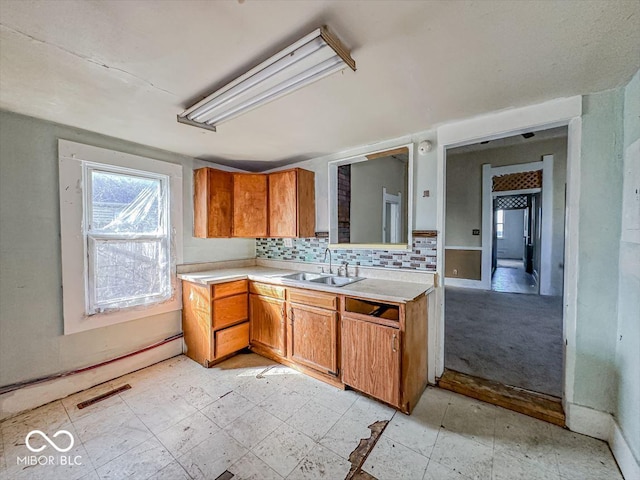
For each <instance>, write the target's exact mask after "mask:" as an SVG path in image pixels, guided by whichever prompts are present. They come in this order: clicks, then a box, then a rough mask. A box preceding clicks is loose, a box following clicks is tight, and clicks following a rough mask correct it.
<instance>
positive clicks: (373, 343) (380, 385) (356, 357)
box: [342, 316, 400, 405]
mask: <svg viewBox="0 0 640 480" xmlns="http://www.w3.org/2000/svg"><path fill="white" fill-rule="evenodd" d="M399 345H400V331H399V329H397V328H392V327H387V326H384V325H378V324H375V323H371V322H367V321H365V320H356V319H352V318H349V317H344V316H343V317H342V381H343V382H344V383H346V384H347V385H349V386H351V387H353V388H355V389H357V390H360V391H361V392H364V393H366V394H369V395H371V396H372V397H376V398H379V399H380V400H382V401H384V402H387V403H389V404H391V405H399V403H400V348H399Z"/></svg>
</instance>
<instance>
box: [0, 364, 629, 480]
mask: <svg viewBox="0 0 640 480" xmlns="http://www.w3.org/2000/svg"><path fill="white" fill-rule="evenodd" d="M126 383H128V384H129V385H131V387H132V388H131V389H130V390H126V391H124V392H122V393H120V394H118V395H115V396H112V397H110V398H108V399H106V400H103V401H100V402H98V403H95V404H93V405H91V406H89V407H87V408H84V409H78V408H77V406H76V405H77V404H78V403H79V402H82V401H84V400H87V399H90V398H93V397H95V396H97V395H100V394H102V393H104V392H107V391H109V390H111V389H113V388H116V387H118V386H121V385H123V384H126ZM377 420H389V423H388V425H387V427H386V429H385V430H384V432H383V434H382V436H381V437H380V439H379V441H378V442H377V444H376V446H375V447H374V449H373V450H372V451H371V453H370V455H369V456H368V457H367V460H366V462H365V463H364V465H363V470H364V471H365V472H367V473H369V474H370V475H372V476H373V477H375V478H377V479H379V480H384V479H392V480H400V479H411V480H413V479H418V480H420V479H423V480H446V479H456V480H464V479H493V480H498V479H500V480H502V479H505V480H507V479H508V480H514V479H527V480H533V479H553V480H570V479H576V480H589V479H593V480H596V479H598V480H600V479H605V478H606V479H621V478H622V476H621V474H620V472H619V470H618V468H617V465H616V463H615V461H614V459H613V456H612V455H611V452H610V450H609V448H608V446H607V444H606V443H604V442H602V441H599V440H595V439H593V438H589V437H586V436H583V435H578V434H575V433H572V432H570V431H568V430H564V429H562V428H559V427H555V426H553V425H551V424H548V423H545V422H542V421H539V420H535V419H533V418H530V417H526V416H524V415H520V414H518V413H514V412H510V411H508V410H504V409H501V408H499V407H496V406H493V405H489V404H485V403H482V402H479V401H476V400H473V399H470V398H467V397H463V396H460V395H457V394H454V393H451V392H447V391H444V390H440V389H438V388H432V387H429V388H427V390H426V391H425V393H424V394H423V396H422V398H421V400H420V402H419V403H418V405H417V406H416V408H415V409H414V412H413V413H412V415H411V416H407V415H404V414H402V413H400V412H397V411H395V410H393V409H391V408H389V407H387V406H384V405H383V404H381V403H378V402H376V401H373V400H371V399H369V398H367V397H365V396H363V395H360V394H358V393H356V392H354V391H350V390H346V391H341V390H338V389H336V388H333V387H331V386H328V385H326V384H324V383H322V382H319V381H317V380H314V379H312V378H310V377H307V376H305V375H302V374H300V373H298V372H296V371H294V370H292V369H289V368H287V367H284V366H281V365H278V364H275V363H273V362H271V361H270V360H267V359H265V358H262V357H260V356H257V355H254V354H241V355H237V356H235V357H233V358H232V359H230V360H228V361H226V362H224V363H222V364H219V365H218V366H215V367H213V368H210V369H204V368H202V367H201V366H200V365H198V364H196V363H195V362H193V361H191V360H189V359H188V358H187V357H185V356H179V357H175V358H172V359H169V360H167V361H164V362H161V363H159V364H156V365H153V366H151V367H148V368H145V369H143V370H139V371H137V372H134V373H131V374H129V375H125V376H123V377H120V378H118V379H116V380H113V381H111V382H108V383H106V384H103V385H99V386H96V387H94V388H91V389H89V390H86V391H83V392H80V393H77V394H75V395H71V396H69V397H67V398H64V399H62V400H60V401H56V402H52V403H49V404H47V405H45V406H43V407H40V408H37V409H35V410H32V411H29V412H26V413H23V414H21V415H18V416H16V417H13V418H9V419H6V420H4V421H3V422H2V423H1V424H0V432H1V435H2V441H1V442H0V455H1V457H0V479H2V480H9V479H10V480H20V479H29V480H32V479H33V480H37V479H46V480H57V479H60V480H74V479H87V480H89V479H91V480H97V479H102V480H106V479H117V480H120V479H166V480H181V479H208V480H214V479H216V478H217V477H218V476H219V475H221V474H222V473H223V472H225V471H227V470H228V471H229V472H231V473H232V474H233V479H260V480H266V479H283V478H286V479H331V480H334V479H335V480H339V479H343V478H345V476H346V475H347V473H348V472H349V469H350V463H349V461H348V457H349V454H350V453H351V452H352V451H353V450H354V449H355V448H356V447H357V445H358V443H359V440H360V439H361V438H368V437H369V435H370V431H369V429H368V428H367V427H368V425H370V424H372V423H373V422H375V421H377ZM35 429H37V430H41V431H42V432H43V433H44V434H46V435H47V436H48V437H49V438H50V439H51V440H52V441H53V443H55V444H56V445H57V446H58V447H59V448H62V449H65V446H68V445H69V444H70V442H69V437H68V436H67V435H66V434H60V435H58V437H57V438H54V437H53V435H54V434H55V433H56V432H58V431H59V430H66V431H68V432H69V433H70V434H71V435H72V436H73V438H74V440H75V442H74V444H73V446H72V448H71V449H70V450H68V451H67V452H65V453H60V454H58V453H57V452H55V451H53V448H52V446H51V445H48V444H47V443H46V440H45V439H44V438H43V437H42V436H41V435H40V434H34V435H32V436H31V437H30V440H29V445H30V446H31V448H33V449H35V450H38V449H40V448H41V447H44V448H43V449H42V453H34V454H31V453H30V452H29V451H28V450H27V448H26V445H25V437H26V435H27V434H28V433H29V432H30V431H32V430H35ZM52 452H53V453H52ZM29 454H30V455H36V456H38V459H41V458H42V457H41V456H46V457H48V456H52V457H53V460H54V461H53V463H52V462H50V461H49V460H48V459H47V458H45V459H44V460H38V462H35V463H36V465H33V466H25V465H24V464H19V463H18V458H23V457H24V456H26V455H29ZM62 458H66V460H62Z"/></svg>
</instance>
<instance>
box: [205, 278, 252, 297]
mask: <svg viewBox="0 0 640 480" xmlns="http://www.w3.org/2000/svg"><path fill="white" fill-rule="evenodd" d="M248 283H249V282H248V281H247V280H237V281H235V282H227V283H218V284H216V285H213V286H212V289H213V292H212V297H213V298H222V297H230V296H231V295H236V294H238V293H245V292H246V291H247V284H248Z"/></svg>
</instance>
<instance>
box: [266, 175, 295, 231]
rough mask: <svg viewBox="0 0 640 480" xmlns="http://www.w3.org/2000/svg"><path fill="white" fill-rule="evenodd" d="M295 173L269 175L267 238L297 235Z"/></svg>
mask: <svg viewBox="0 0 640 480" xmlns="http://www.w3.org/2000/svg"><path fill="white" fill-rule="evenodd" d="M297 183H298V182H297V172H296V171H295V170H287V171H286V172H277V173H271V174H269V236H270V237H296V236H297V233H298V212H297V210H298V208H297V205H298V195H297V193H298V191H297Z"/></svg>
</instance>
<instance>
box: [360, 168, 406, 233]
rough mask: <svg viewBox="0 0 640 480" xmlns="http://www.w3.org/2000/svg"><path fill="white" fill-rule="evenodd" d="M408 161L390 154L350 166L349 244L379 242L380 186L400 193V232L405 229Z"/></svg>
mask: <svg viewBox="0 0 640 480" xmlns="http://www.w3.org/2000/svg"><path fill="white" fill-rule="evenodd" d="M407 168H408V167H407V164H406V163H405V162H402V161H400V160H396V159H395V158H393V157H384V158H375V159H373V160H367V161H365V162H359V163H354V164H352V165H351V243H380V242H381V241H382V187H386V188H387V193H389V194H393V195H397V193H398V192H401V193H402V205H403V207H402V213H401V217H402V219H403V224H402V231H403V234H404V235H403V241H406V236H407V235H406V231H407V213H406V212H407Z"/></svg>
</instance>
